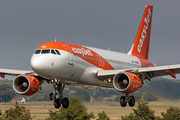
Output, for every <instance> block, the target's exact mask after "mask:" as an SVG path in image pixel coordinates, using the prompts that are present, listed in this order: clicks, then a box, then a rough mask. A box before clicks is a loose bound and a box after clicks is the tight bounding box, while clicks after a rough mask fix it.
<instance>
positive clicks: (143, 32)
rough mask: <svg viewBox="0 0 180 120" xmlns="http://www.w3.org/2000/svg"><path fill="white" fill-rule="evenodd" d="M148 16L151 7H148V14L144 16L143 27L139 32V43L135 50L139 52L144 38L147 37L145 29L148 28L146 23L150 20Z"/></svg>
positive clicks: (149, 15)
mask: <svg viewBox="0 0 180 120" xmlns="http://www.w3.org/2000/svg"><path fill="white" fill-rule="evenodd" d="M150 17H151V9H148V15H147V16H146V17H145V18H144V23H145V24H144V28H143V31H142V33H141V37H140V39H139V44H138V46H137V50H138V52H139V53H140V52H141V48H142V46H143V43H144V40H145V38H146V37H147V29H148V27H149V26H148V23H149V22H150Z"/></svg>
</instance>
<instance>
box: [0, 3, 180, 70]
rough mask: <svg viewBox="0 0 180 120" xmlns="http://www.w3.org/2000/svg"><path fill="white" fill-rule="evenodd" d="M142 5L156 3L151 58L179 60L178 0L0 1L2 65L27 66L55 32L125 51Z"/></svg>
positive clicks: (78, 41)
mask: <svg viewBox="0 0 180 120" xmlns="http://www.w3.org/2000/svg"><path fill="white" fill-rule="evenodd" d="M146 4H150V5H153V6H154V8H153V21H152V29H151V44H150V54H149V60H151V61H152V62H154V63H156V65H168V64H178V63H180V53H179V51H180V47H179V46H180V23H179V22H180V7H179V5H180V1H179V0H171V1H170V0H151V1H147V0H89V1H87V0H53V1H48V0H30V1H23V0H16V1H10V0H9V1H8V0H1V1H0V68H13V69H25V70H31V67H30V58H31V55H32V54H33V52H34V51H35V49H36V48H37V47H38V46H39V45H41V44H43V43H45V42H49V41H54V39H55V37H57V38H58V41H63V42H68V43H74V44H82V45H87V46H93V47H98V48H103V49H107V48H108V47H110V48H111V50H114V51H119V52H123V51H124V52H128V51H129V50H130V48H131V45H132V43H133V42H134V38H135V36H136V32H137V30H138V27H139V23H140V21H141V18H142V15H143V13H144V9H145V5H146Z"/></svg>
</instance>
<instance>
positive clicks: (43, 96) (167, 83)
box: [0, 77, 180, 102]
mask: <svg viewBox="0 0 180 120" xmlns="http://www.w3.org/2000/svg"><path fill="white" fill-rule="evenodd" d="M12 82H13V81H12V80H0V102H9V101H10V100H12V99H13V98H14V97H15V96H19V95H18V94H17V93H15V91H14V90H13V88H12ZM51 92H53V86H52V85H51V84H47V83H46V82H44V83H43V84H42V90H41V91H39V92H38V93H37V94H35V95H33V96H30V97H28V98H27V100H28V101H49V93H51ZM132 94H133V95H134V96H135V98H136V99H140V98H141V96H144V99H145V100H147V101H156V100H157V99H158V98H165V99H180V95H179V94H180V80H172V79H167V78H163V77H159V78H154V79H152V81H150V82H149V81H145V84H144V85H143V86H142V88H141V89H140V90H139V91H137V92H135V93H132ZM122 95H123V93H120V92H118V91H116V90H115V89H107V90H106V89H98V90H94V89H81V88H75V87H69V86H66V87H65V90H64V96H65V97H72V96H77V97H79V98H80V99H82V100H83V101H87V102H88V101H90V100H91V99H92V98H93V100H94V101H103V98H105V97H111V98H114V99H115V101H117V102H119V99H120V97H121V96H122Z"/></svg>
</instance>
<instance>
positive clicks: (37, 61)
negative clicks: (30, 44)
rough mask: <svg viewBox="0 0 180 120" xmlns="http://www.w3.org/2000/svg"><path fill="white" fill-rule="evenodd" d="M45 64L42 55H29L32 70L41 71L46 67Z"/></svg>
mask: <svg viewBox="0 0 180 120" xmlns="http://www.w3.org/2000/svg"><path fill="white" fill-rule="evenodd" d="M46 64H47V63H45V59H44V58H43V56H40V55H33V56H32V57H31V68H32V70H33V71H34V72H36V73H38V74H39V73H41V71H43V70H44V69H46V67H45V65H46Z"/></svg>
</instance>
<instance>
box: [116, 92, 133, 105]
mask: <svg viewBox="0 0 180 120" xmlns="http://www.w3.org/2000/svg"><path fill="white" fill-rule="evenodd" d="M127 102H128V104H129V106H130V107H133V106H134V105H135V98H134V96H129V97H128V94H126V96H122V97H121V98H120V105H121V106H122V107H126V105H127Z"/></svg>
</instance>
